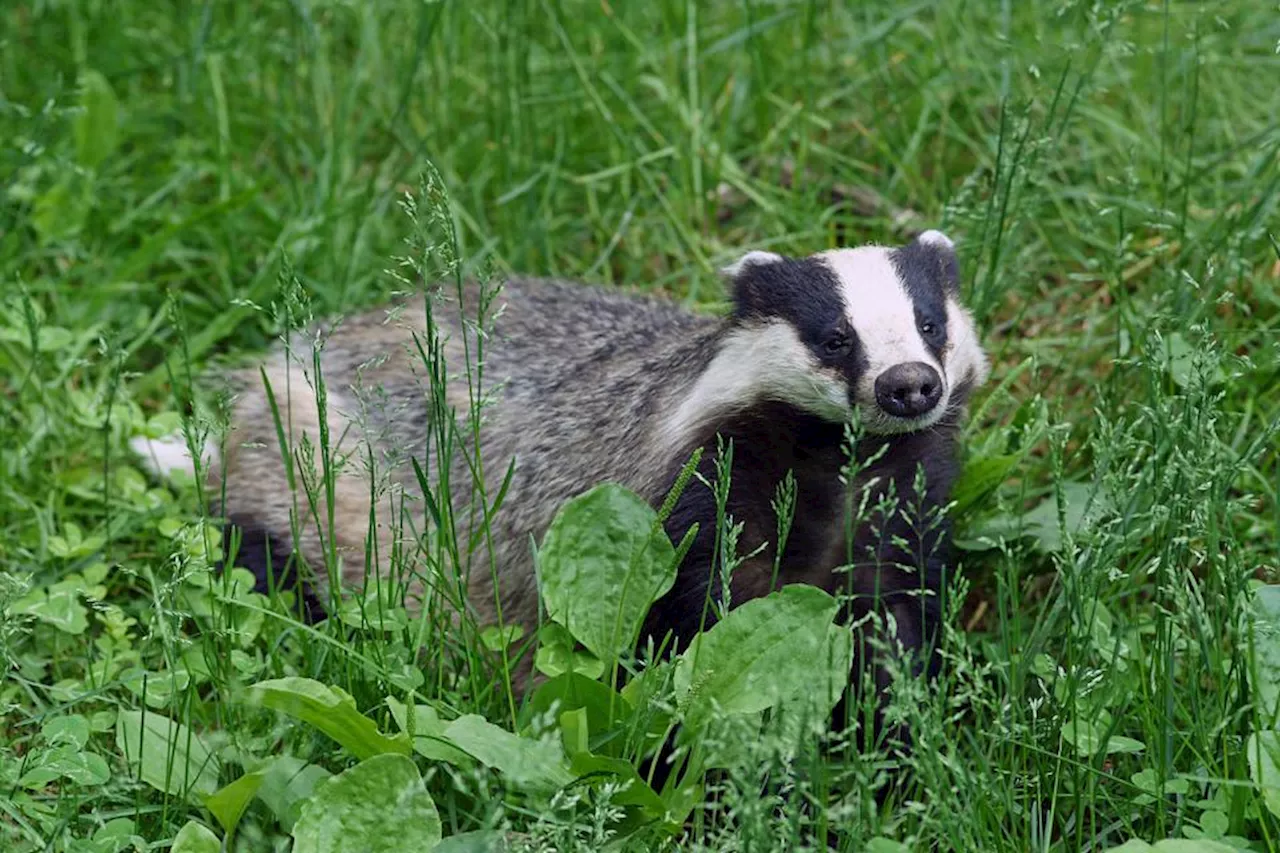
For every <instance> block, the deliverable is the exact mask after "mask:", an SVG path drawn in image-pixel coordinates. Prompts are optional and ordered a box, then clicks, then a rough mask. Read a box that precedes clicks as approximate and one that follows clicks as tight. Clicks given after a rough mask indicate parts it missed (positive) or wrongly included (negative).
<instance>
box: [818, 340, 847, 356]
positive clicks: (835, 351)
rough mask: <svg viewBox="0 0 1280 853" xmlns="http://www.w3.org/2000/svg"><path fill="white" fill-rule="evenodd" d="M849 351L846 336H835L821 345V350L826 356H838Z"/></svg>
mask: <svg viewBox="0 0 1280 853" xmlns="http://www.w3.org/2000/svg"><path fill="white" fill-rule="evenodd" d="M848 349H849V337H848V335H835V336H834V337H831V338H828V339H827V342H826V343H824V344H823V345H822V350H823V352H825V353H826V354H827V355H840V354H841V353H844V352H846V351H847V350H848Z"/></svg>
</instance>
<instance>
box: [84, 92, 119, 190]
mask: <svg viewBox="0 0 1280 853" xmlns="http://www.w3.org/2000/svg"><path fill="white" fill-rule="evenodd" d="M80 109H81V112H80V114H79V115H78V116H76V122H75V129H74V133H75V139H76V160H77V161H78V162H79V163H80V165H81V166H84V167H85V168H86V169H94V168H97V166H98V165H99V164H100V163H101V162H102V161H103V160H105V159H106V158H107V156H108V155H109V154H111V152H112V151H114V150H115V147H116V144H117V143H118V142H119V140H120V104H119V101H117V100H116V93H115V92H114V91H113V90H112V89H111V84H110V83H108V82H107V78H106V77H103V76H102V75H101V74H99V73H98V72H97V71H92V70H89V71H85V72H84V73H83V74H81V75H80Z"/></svg>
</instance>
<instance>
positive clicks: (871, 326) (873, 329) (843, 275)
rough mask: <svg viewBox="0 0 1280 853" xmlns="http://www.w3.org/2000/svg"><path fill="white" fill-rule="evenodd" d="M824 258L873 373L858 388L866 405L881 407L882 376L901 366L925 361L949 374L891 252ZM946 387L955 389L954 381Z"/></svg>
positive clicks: (843, 252)
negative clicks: (927, 338) (923, 332)
mask: <svg viewBox="0 0 1280 853" xmlns="http://www.w3.org/2000/svg"><path fill="white" fill-rule="evenodd" d="M822 257H823V258H824V259H825V260H826V262H827V264H828V265H829V266H830V267H831V269H832V271H833V272H834V273H835V274H836V277H837V278H838V279H839V280H840V289H841V293H842V296H843V298H844V304H845V306H846V311H847V316H848V318H849V323H850V324H851V325H852V326H853V330H854V332H855V333H856V334H857V336H858V341H859V343H860V344H861V347H862V353H863V356H864V357H865V358H866V359H867V370H866V372H865V373H864V374H863V376H862V379H861V380H860V382H859V383H858V389H857V393H858V400H859V401H860V402H862V403H863V404H864V405H867V406H874V405H875V382H876V377H877V376H879V375H880V374H881V373H883V372H884V371H885V370H887V369H889V368H890V367H893V366H894V365H895V364H902V363H904V362H909V361H922V362H924V363H925V364H928V365H931V366H932V367H934V368H935V369H936V370H937V371H938V373H940V374H942V373H943V372H944V371H943V370H942V365H941V364H939V363H938V360H937V359H936V358H934V356H933V353H931V352H929V348H928V347H927V346H925V343H924V339H923V338H921V337H920V332H919V330H918V329H917V328H916V309H915V305H914V304H913V303H912V302H911V297H910V295H908V293H907V291H906V289H905V288H904V287H903V286H902V281H901V280H900V279H899V278H898V271H897V270H896V269H895V268H894V266H893V263H892V262H891V261H890V260H889V252H888V250H887V249H883V248H880V247H877V246H866V247H863V248H858V249H837V250H835V251H831V252H824V253H823V254H822ZM946 385H947V386H948V387H950V382H947V383H946ZM944 393H945V392H944Z"/></svg>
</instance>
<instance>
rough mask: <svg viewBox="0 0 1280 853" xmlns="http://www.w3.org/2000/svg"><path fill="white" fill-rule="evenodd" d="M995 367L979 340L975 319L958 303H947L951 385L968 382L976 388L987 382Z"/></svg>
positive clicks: (948, 357) (948, 355)
mask: <svg viewBox="0 0 1280 853" xmlns="http://www.w3.org/2000/svg"><path fill="white" fill-rule="evenodd" d="M990 372H991V365H990V364H989V363H988V361H987V354H986V352H984V351H983V349H982V344H981V343H980V342H979V341H978V332H977V330H976V329H975V328H974V326H973V317H972V316H970V314H969V312H968V311H966V310H965V309H963V308H961V307H960V306H959V305H957V304H956V302H955V300H954V299H948V300H947V373H948V374H950V376H949V379H948V381H949V382H964V381H966V380H967V381H968V382H969V383H970V384H971V385H972V386H973V387H974V388H977V387H978V386H979V385H981V384H982V383H984V382H986V381H987V376H988V375H989V374H990Z"/></svg>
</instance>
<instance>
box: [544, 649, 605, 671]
mask: <svg viewBox="0 0 1280 853" xmlns="http://www.w3.org/2000/svg"><path fill="white" fill-rule="evenodd" d="M533 665H534V666H535V667H536V668H537V670H538V672H541V673H542V674H543V675H548V676H550V677H552V678H555V677H557V676H560V675H564V674H565V673H567V672H574V673H577V674H578V675H582V676H585V677H586V678H591V679H596V678H599V677H600V676H602V675H604V661H602V660H600V658H598V657H596V656H595V655H593V654H591V652H585V651H579V650H577V649H573V648H570V647H568V646H539V647H538V652H537V654H536V655H535V656H534V660H533Z"/></svg>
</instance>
